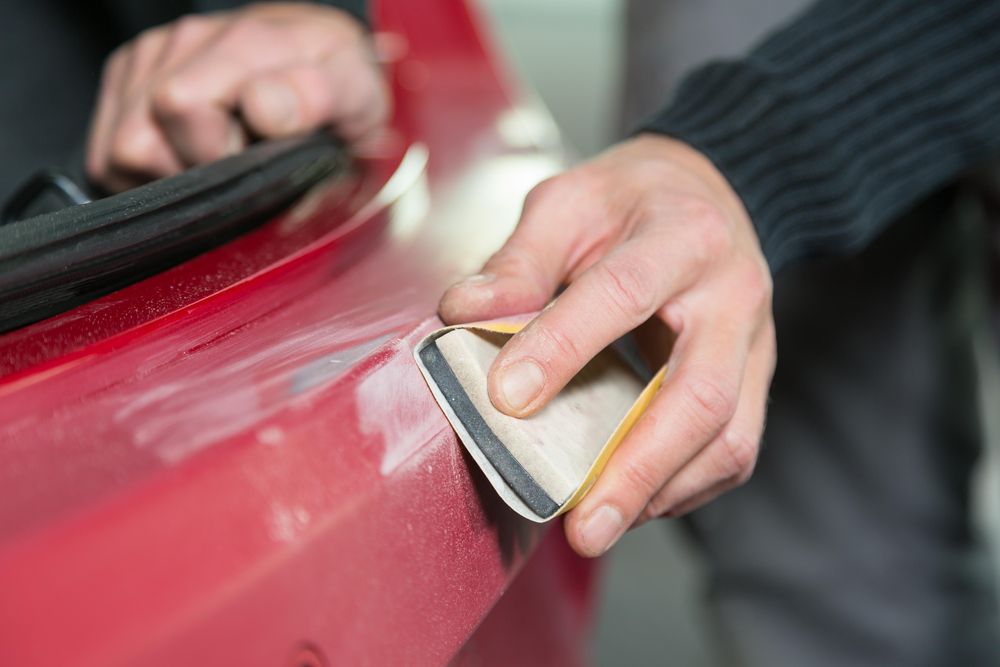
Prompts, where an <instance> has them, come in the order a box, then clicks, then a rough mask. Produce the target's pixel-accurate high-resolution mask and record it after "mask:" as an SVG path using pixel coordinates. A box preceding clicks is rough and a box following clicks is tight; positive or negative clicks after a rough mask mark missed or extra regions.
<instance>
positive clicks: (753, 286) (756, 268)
mask: <svg viewBox="0 0 1000 667" xmlns="http://www.w3.org/2000/svg"><path fill="white" fill-rule="evenodd" d="M735 277H736V281H737V285H738V286H739V290H740V293H741V301H743V302H744V303H746V304H747V306H749V307H750V309H751V310H752V311H753V312H760V311H763V310H768V309H769V308H770V306H771V294H772V291H773V285H772V282H771V274H770V273H769V272H768V270H767V269H766V268H765V267H763V266H761V265H760V264H759V263H758V262H755V261H753V260H745V261H744V262H743V264H742V265H741V266H739V267H737V268H736V270H735Z"/></svg>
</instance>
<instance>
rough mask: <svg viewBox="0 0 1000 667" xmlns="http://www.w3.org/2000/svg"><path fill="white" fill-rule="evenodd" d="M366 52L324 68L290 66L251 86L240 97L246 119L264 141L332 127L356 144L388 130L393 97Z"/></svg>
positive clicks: (344, 55)
mask: <svg viewBox="0 0 1000 667" xmlns="http://www.w3.org/2000/svg"><path fill="white" fill-rule="evenodd" d="M363 53H364V52H363V50H362V49H351V50H346V51H339V52H337V53H335V54H333V55H331V56H330V57H328V58H326V59H325V60H324V61H323V62H320V63H301V64H295V65H291V66H289V67H286V68H284V69H281V70H279V71H275V72H268V73H266V74H263V75H261V76H258V77H255V78H253V79H251V80H250V81H249V82H247V83H246V84H245V85H244V87H243V89H242V90H241V91H240V94H239V103H238V106H239V109H240V111H241V113H242V116H243V119H244V120H245V122H246V123H247V125H248V126H249V128H250V129H251V130H252V131H253V132H254V134H256V135H258V136H261V137H283V136H289V135H294V134H301V133H304V132H308V131H311V130H314V129H316V128H319V127H324V126H330V127H332V128H333V129H334V130H335V132H336V133H337V134H338V135H339V136H340V137H342V138H343V139H345V140H347V141H349V142H354V141H358V140H360V139H361V138H362V137H364V136H365V135H367V134H368V133H370V132H372V131H373V130H375V129H376V128H378V127H380V126H381V125H383V124H384V123H385V121H386V119H387V117H388V113H389V105H388V101H387V100H388V92H387V91H386V89H385V84H384V82H383V81H382V77H381V76H380V75H379V73H378V72H377V71H376V70H375V67H374V65H373V64H372V62H371V61H370V60H366V59H365V57H364V55H363Z"/></svg>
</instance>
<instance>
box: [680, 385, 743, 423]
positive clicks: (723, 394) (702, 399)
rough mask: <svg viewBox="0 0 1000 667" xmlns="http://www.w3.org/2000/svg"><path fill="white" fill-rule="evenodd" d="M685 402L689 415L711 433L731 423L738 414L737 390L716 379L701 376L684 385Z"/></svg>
mask: <svg viewBox="0 0 1000 667" xmlns="http://www.w3.org/2000/svg"><path fill="white" fill-rule="evenodd" d="M682 396H683V400H684V402H685V403H686V405H687V409H688V414H689V415H690V416H691V417H692V418H693V419H695V420H696V422H697V423H698V425H699V426H701V427H703V428H704V429H705V430H707V431H710V432H715V431H718V430H719V429H720V428H721V427H722V426H724V425H725V424H727V423H729V420H730V419H732V418H733V414H734V413H735V412H736V390H735V389H732V388H730V386H729V383H727V382H722V381H720V380H718V379H716V378H712V377H704V376H699V377H695V378H692V379H690V380H689V381H687V382H686V383H685V384H684V389H683V391H682Z"/></svg>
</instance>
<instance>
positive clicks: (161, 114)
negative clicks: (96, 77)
mask: <svg viewBox="0 0 1000 667" xmlns="http://www.w3.org/2000/svg"><path fill="white" fill-rule="evenodd" d="M369 41H370V40H369V39H368V37H367V35H366V34H365V29H364V28H363V26H361V25H360V24H359V23H358V21H357V20H356V19H354V18H353V17H352V16H350V15H349V14H347V13H345V12H342V11H339V10H336V9H331V8H328V7H322V6H319V5H312V4H293V3H288V4H278V3H271V4H259V5H251V6H248V7H246V8H243V9H240V10H235V11H231V12H220V13H216V14H206V15H193V16H187V17H184V18H181V19H179V20H177V21H175V22H173V23H170V24H167V25H164V26H160V27H158V28H153V29H151V30H149V31H147V32H145V33H143V34H141V35H140V36H139V37H137V38H136V39H134V40H133V41H131V42H129V43H127V44H125V45H124V46H122V47H120V48H119V49H118V50H116V51H115V52H114V53H113V54H112V55H111V57H110V58H109V59H108V61H107V62H106V64H105V68H104V73H103V77H102V81H101V87H100V92H99V95H98V102H97V108H96V111H95V113H94V117H93V120H92V124H91V129H90V137H89V141H88V147H87V160H86V167H87V174H88V176H89V177H90V179H91V180H92V181H93V182H95V183H96V184H98V185H101V186H103V187H105V188H107V189H108V190H111V191H120V190H124V189H127V188H130V187H134V186H136V185H138V184H141V183H143V182H146V181H149V180H153V179H156V178H161V177H164V176H170V175H173V174H176V173H178V172H180V171H182V170H184V169H185V168H187V167H190V166H193V165H197V164H202V163H205V162H211V161H213V160H217V159H219V158H222V157H225V156H227V155H230V154H233V153H236V152H238V151H240V150H242V149H243V148H244V147H245V146H246V144H247V143H248V142H249V141H250V139H251V137H259V138H273V137H284V136H289V135H294V134H301V133H304V132H308V131H310V130H313V129H316V128H319V127H322V126H330V127H331V128H332V129H333V130H334V131H335V132H336V133H337V134H338V135H339V136H341V137H342V138H344V139H345V140H347V141H351V142H357V141H360V140H362V139H363V138H365V137H366V136H367V135H369V134H370V133H372V132H373V131H374V130H376V129H377V128H378V127H379V126H380V125H381V124H382V123H383V122H384V121H385V119H386V117H387V115H388V111H389V96H388V91H387V88H386V85H385V82H384V81H383V79H382V76H381V72H380V70H379V68H378V65H377V64H376V62H375V58H374V56H373V53H372V49H371V46H370V44H369Z"/></svg>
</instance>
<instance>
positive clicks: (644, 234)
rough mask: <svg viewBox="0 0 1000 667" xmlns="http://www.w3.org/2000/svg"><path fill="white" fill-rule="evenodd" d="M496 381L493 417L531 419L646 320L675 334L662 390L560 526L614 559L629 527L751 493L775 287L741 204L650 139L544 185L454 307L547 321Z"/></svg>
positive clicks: (703, 161) (771, 350)
mask: <svg viewBox="0 0 1000 667" xmlns="http://www.w3.org/2000/svg"><path fill="white" fill-rule="evenodd" d="M562 283H568V287H567V288H566V290H565V291H564V292H563V293H562V294H561V295H560V296H559V297H558V298H557V299H556V300H555V301H554V302H553V303H552V305H551V306H550V307H548V308H547V309H546V310H545V311H544V312H542V313H541V314H540V315H538V317H536V318H535V319H534V320H533V321H532V322H531V323H530V324H529V325H528V326H527V327H526V328H525V329H524V330H523V331H521V332H520V333H518V334H517V335H515V336H514V337H512V338H511V340H510V341H509V342H508V343H507V344H506V345H505V346H504V348H503V350H502V351H501V353H500V356H499V357H498V358H497V360H496V362H495V363H494V364H493V367H492V369H491V370H490V374H489V381H488V382H489V393H490V398H491V400H492V401H493V404H494V405H495V406H496V407H497V408H498V409H499V410H501V411H503V412H504V413H506V414H509V415H512V416H516V417H525V416H528V415H531V414H532V413H535V412H537V411H538V410H539V409H541V408H542V406H544V405H545V404H546V402H548V401H549V399H551V398H552V397H553V396H554V395H555V394H556V393H557V392H558V391H559V390H560V389H561V388H562V387H563V386H564V385H565V384H566V383H567V381H569V379H570V378H572V377H573V375H575V374H576V373H577V371H579V370H580V369H581V368H582V367H583V365H584V364H586V363H587V361H589V360H590V359H591V358H592V357H593V356H594V355H595V354H597V353H598V352H599V351H601V350H602V349H603V348H605V347H606V346H607V345H608V344H610V343H611V342H612V341H614V340H615V339H617V338H618V337H620V336H621V335H623V334H625V333H626V332H628V331H630V330H632V329H634V328H635V327H637V326H639V325H640V324H642V323H643V322H645V321H646V320H647V319H649V318H650V317H657V318H660V319H661V320H662V321H663V322H664V323H666V325H667V326H668V327H669V328H670V329H671V330H672V331H673V332H674V333H675V334H676V341H675V343H674V346H673V350H672V352H671V353H670V355H671V356H670V367H669V370H668V373H667V376H666V380H665V383H664V385H663V387H662V389H661V390H660V392H659V393H658V394H657V396H656V398H655V399H654V401H653V403H652V405H651V406H650V408H649V409H648V411H647V412H646V413H645V414H644V415H643V417H642V418H641V419H640V420H639V422H638V423H637V424H636V426H635V427H634V429H633V430H632V432H631V433H630V434H629V436H628V437H627V438H626V439H625V441H624V442H622V443H621V445H620V446H619V448H618V450H617V451H616V452H615V454H614V455H613V456H612V457H611V460H610V461H609V462H608V465H607V467H606V468H605V470H604V472H603V473H602V475H601V476H600V477H599V479H598V480H597V482H596V484H595V485H594V487H593V488H592V489H591V490H590V492H589V493H588V494H587V496H586V497H585V498H584V499H583V500H582V501H581V502H580V504H579V505H578V506H577V507H576V508H574V509H573V510H572V511H571V512H569V514H568V515H567V517H566V522H565V526H566V535H567V538H568V539H569V542H570V544H571V545H572V546H573V548H574V549H576V551H577V552H579V553H580V554H581V555H584V556H597V555H599V554H601V553H603V552H605V551H606V550H607V549H608V548H609V547H610V546H611V545H612V544H614V543H615V541H617V540H618V538H619V537H621V535H622V533H623V532H624V531H625V530H626V529H627V528H628V527H630V526H634V525H638V524H639V523H642V522H644V521H646V520H648V519H651V518H653V517H657V516H661V515H664V514H666V515H669V516H678V515H680V514H683V513H685V512H687V511H690V510H692V509H694V508H695V507H698V506H699V505H701V504H703V503H705V502H707V501H709V500H710V499H712V498H714V497H715V496H717V495H719V494H720V493H722V492H724V491H726V490H727V489H730V488H732V487H734V486H736V485H738V484H741V483H743V482H744V481H746V480H747V479H748V478H749V476H750V474H751V472H752V470H753V467H754V463H755V462H756V459H757V451H758V445H759V441H760V437H761V432H762V430H763V424H764V414H765V410H766V402H767V392H768V387H769V385H770V383H771V377H772V374H773V371H774V364H775V339H774V322H773V319H772V315H771V278H770V272H769V270H768V267H767V264H766V262H765V260H764V257H763V255H762V254H761V250H760V246H759V244H758V241H757V237H756V234H755V232H754V229H753V226H752V224H751V222H750V219H749V217H748V215H747V213H746V211H745V210H744V208H743V205H742V203H741V201H740V200H739V197H738V196H737V195H736V193H735V192H733V190H732V189H731V188H730V186H729V185H728V183H727V182H726V181H725V179H724V178H723V176H722V175H721V174H720V173H719V172H718V171H717V170H716V169H715V167H714V166H713V165H712V164H711V162H709V160H708V159H707V158H705V157H704V156H702V155H701V154H700V153H698V152H697V151H695V150H694V149H692V148H691V147H689V146H687V145H686V144H683V143H681V142H678V141H675V140H672V139H669V138H666V137H661V136H656V135H643V136H640V137H639V138H636V139H633V140H631V141H628V142H625V143H623V144H621V145H619V146H617V147H615V148H612V149H611V150H609V151H607V152H606V153H604V154H603V155H601V156H599V157H597V158H596V159H594V160H592V161H591V162H589V163H586V164H584V165H582V166H580V167H577V168H575V169H572V170H570V171H568V172H566V173H565V174H562V175H560V176H556V177H555V178H552V179H550V180H548V181H545V182H543V183H542V184H540V185H539V186H538V187H536V188H535V189H534V190H533V191H532V192H531V193H530V194H529V195H528V198H527V200H526V201H525V205H524V211H523V213H522V215H521V221H520V223H519V224H518V227H517V229H516V231H515V232H514V233H513V235H512V236H511V237H510V239H509V240H508V241H507V243H506V244H505V245H504V247H503V248H502V249H500V251H499V252H497V253H496V254H495V255H494V256H493V257H492V258H491V259H490V260H489V261H488V262H487V263H486V266H485V267H484V268H483V273H482V274H480V275H478V276H473V277H472V278H470V279H467V280H466V281H464V282H461V283H459V284H457V285H455V286H453V287H452V288H451V289H449V290H448V292H447V293H446V294H445V295H444V298H443V299H442V301H441V305H440V312H441V316H442V318H443V319H444V320H445V321H446V322H450V323H457V322H468V321H472V320H480V319H490V318H494V317H500V316H502V315H509V314H513V313H519V312H529V311H532V310H537V309H539V308H541V307H543V306H545V304H546V303H548V302H549V300H550V299H551V298H552V295H553V294H554V293H555V291H556V289H557V287H559V285H560V284H562Z"/></svg>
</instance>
